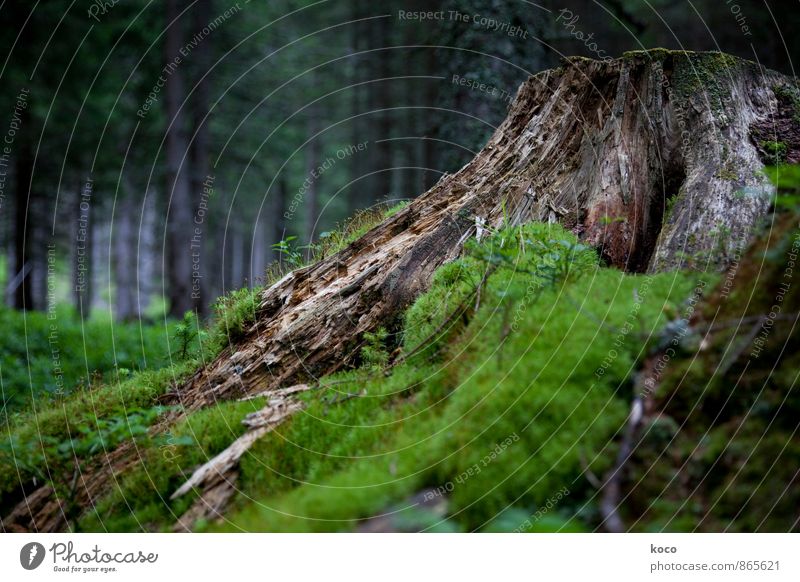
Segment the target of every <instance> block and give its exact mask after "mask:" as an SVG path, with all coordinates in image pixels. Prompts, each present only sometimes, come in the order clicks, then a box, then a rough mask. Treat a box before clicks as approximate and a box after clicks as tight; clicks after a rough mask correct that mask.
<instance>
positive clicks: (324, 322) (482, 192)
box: [31, 50, 800, 521]
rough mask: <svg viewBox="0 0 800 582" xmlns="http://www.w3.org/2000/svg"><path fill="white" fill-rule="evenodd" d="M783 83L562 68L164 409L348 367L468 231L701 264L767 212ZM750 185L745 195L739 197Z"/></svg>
mask: <svg viewBox="0 0 800 582" xmlns="http://www.w3.org/2000/svg"><path fill="white" fill-rule="evenodd" d="M789 83H791V80H790V79H788V78H786V77H784V76H782V75H780V74H778V73H775V72H772V71H761V70H759V69H758V68H757V67H756V65H754V64H751V63H748V62H745V61H741V60H738V59H733V58H731V57H727V56H724V55H718V54H693V53H683V52H680V53H677V52H676V53H673V52H668V51H661V50H657V51H651V52H649V53H637V54H629V55H626V56H625V57H624V58H622V59H617V60H614V61H609V62H599V61H592V60H589V59H582V58H579V59H570V60H568V61H565V63H564V65H563V66H562V67H561V68H559V69H556V70H549V71H544V72H542V73H540V74H538V75H536V76H534V77H531V78H530V79H529V80H528V81H526V82H525V83H523V85H522V86H521V87H520V89H519V91H518V93H517V96H516V99H515V101H514V103H513V104H512V106H511V108H510V110H509V114H508V117H507V118H506V120H505V121H504V122H503V123H502V124H501V125H500V127H499V128H498V129H497V131H496V132H495V134H494V135H493V136H492V138H491V139H490V140H489V142H488V144H487V145H486V147H485V148H484V149H483V150H482V151H481V152H480V153H479V154H478V155H477V156H476V157H475V158H474V159H473V160H472V161H471V162H470V163H469V164H467V165H466V166H464V167H463V168H462V169H461V170H459V171H458V172H457V173H455V174H453V175H445V176H443V177H442V179H440V180H439V182H438V183H437V184H436V185H434V187H433V188H431V189H430V190H429V191H427V192H426V193H424V194H422V195H421V196H420V197H418V198H417V199H415V200H414V201H413V202H412V203H411V204H410V205H409V206H407V207H405V208H404V209H403V210H401V211H400V212H398V213H397V214H395V215H394V216H392V217H391V218H389V219H387V220H386V221H384V222H383V223H382V224H380V225H378V226H377V227H375V228H373V229H372V230H371V231H369V232H368V233H367V234H365V235H364V236H363V237H361V238H360V239H358V240H357V241H355V242H354V243H352V244H351V245H350V246H348V247H347V248H345V249H344V250H342V251H341V252H339V253H338V254H336V255H334V256H332V257H329V258H327V259H325V260H323V261H321V262H319V263H317V264H315V265H312V266H309V267H305V268H302V269H298V270H296V271H294V272H292V273H290V274H288V275H287V276H286V277H284V278H283V279H282V280H280V281H278V282H277V283H275V284H274V285H272V286H271V287H270V288H268V289H266V290H265V291H264V292H263V294H262V296H261V302H260V305H259V309H258V313H257V319H256V321H255V323H254V324H253V325H252V326H251V327H250V328H249V329H248V330H247V331H246V333H245V335H244V337H243V338H242V339H241V340H239V341H237V342H236V343H234V344H233V345H232V346H231V347H229V348H227V349H225V350H224V351H223V352H222V353H221V354H220V355H219V356H218V358H217V359H216V361H214V362H212V363H210V364H209V365H208V366H206V367H205V368H203V369H201V370H199V371H198V372H197V373H196V374H195V375H194V376H193V377H192V378H191V379H190V380H189V381H188V382H187V383H186V384H185V385H183V386H180V387H178V388H177V389H176V390H175V392H174V393H173V394H170V395H167V396H166V397H165V400H166V401H167V402H168V403H172V404H180V405H181V409H182V410H184V411H192V410H196V409H199V408H202V407H205V406H209V405H213V404H215V403H218V402H219V401H220V400H226V399H234V398H242V397H247V396H249V395H252V394H255V393H266V394H271V393H277V392H278V391H280V389H281V387H285V386H289V385H291V384H296V383H299V382H305V383H307V384H309V385H313V384H314V380H315V378H317V377H319V376H322V375H324V374H329V373H331V372H334V371H336V370H338V369H340V368H342V367H343V366H347V365H349V364H353V363H357V354H358V352H359V348H360V344H361V339H362V336H363V334H364V332H367V331H370V330H374V329H375V328H376V327H377V326H380V325H387V326H390V325H391V324H392V323H393V322H395V321H396V320H397V318H399V317H400V316H401V314H402V312H403V309H404V308H405V307H406V306H408V305H409V304H410V303H411V302H412V301H413V300H414V299H415V298H416V297H417V296H419V294H420V293H421V292H423V291H425V289H426V288H427V286H428V284H429V282H430V279H431V276H432V274H433V272H434V271H435V270H436V268H437V267H439V266H440V265H442V264H443V263H445V262H446V261H449V260H451V259H453V258H455V257H457V256H458V254H459V253H460V251H461V248H462V245H463V243H464V242H465V241H466V240H467V239H469V238H470V237H472V236H474V235H475V228H476V224H478V223H480V224H483V225H484V228H493V229H495V228H499V227H502V226H505V225H506V224H511V225H515V224H521V223H524V222H527V221H532V220H551V221H559V222H561V223H563V224H564V225H565V226H566V227H568V228H570V229H572V230H574V231H575V232H576V233H577V234H578V235H579V236H580V237H581V238H582V239H583V240H584V241H585V242H587V243H588V244H592V245H595V246H596V247H597V248H598V249H599V250H600V252H601V254H602V256H603V257H605V259H606V260H607V261H608V262H609V263H610V264H611V265H614V266H616V267H619V268H621V269H627V270H631V271H645V270H650V271H655V270H661V269H664V268H667V267H671V266H674V265H677V264H682V263H685V262H686V260H687V259H686V253H687V249H689V250H690V251H691V252H692V253H707V254H708V256H709V257H714V255H715V253H716V251H717V249H718V246H719V244H720V241H719V237H716V238H715V237H714V236H711V235H710V234H709V233H711V232H712V231H714V230H715V229H716V230H720V227H724V229H726V232H728V233H731V235H732V236H737V237H738V236H744V233H746V232H747V230H748V229H749V228H750V227H752V226H753V224H754V223H755V221H756V220H757V219H758V218H759V217H760V216H762V214H763V213H764V212H765V211H766V210H767V208H768V206H769V200H768V198H769V196H768V195H769V192H768V191H767V187H766V186H765V180H764V179H762V177H761V174H760V170H761V168H762V162H761V159H760V156H759V146H758V144H757V143H756V138H754V137H753V135H751V133H752V132H753V131H755V130H758V128H759V127H761V125H760V124H763V123H768V122H769V120H770V119H772V118H773V117H774V114H775V112H776V110H777V109H779V103H778V99H777V97H776V95H775V91H776V90H778V88H779V87H780V86H782V85H784V84H789ZM792 123H793V124H794V125H791V127H790V129H791V130H792V131H791V132H789V133H788V134H787V133H786V132H784V134H780V135H779V138H780V139H785V140H786V141H787V144H788V146H787V147H788V152H789V153H788V155H789V156H794V155H798V153H800V143H798V142H797V141H792V140H793V139H794V138H793V137H792V136H793V135H795V134H796V129H797V127H796V125H797V122H796V121H793V122H792ZM682 129H687V131H682ZM782 131H783V130H782ZM792 132H794V133H792ZM747 187H750V188H751V189H757V190H753V192H754V193H752V194H751V195H746V196H744V197H742V196H737V195H736V192H737V191H740V190H742V189H743V188H747ZM673 198H675V200H674V202H672V203H671V204H670V206H671V211H670V213H669V216H668V217H667V218H666V219H665V217H664V212H665V208H666V206H667V202H668V201H669V200H671V199H673ZM720 223H721V224H720ZM662 225H663V226H662ZM690 235H694V238H693V239H692V240H691V242H690V241H689V240H688V239H689V237H690ZM717 259H719V261H720V262H722V260H723V259H724V257H723V258H720V257H719V256H717ZM184 414H185V412H184ZM115 455H121V453H118V452H115ZM106 474H109V472H108V471H106ZM105 479H106V480H107V479H108V477H105ZM100 481H102V478H101V477H98V478H97V480H95V481H92V487H93V488H94V489H98V488H102V487H101V485H99V482H100ZM216 498H219V492H218V494H217V495H216ZM34 511H36V508H32V509H31V513H33V512H34ZM45 521H46V520H45Z"/></svg>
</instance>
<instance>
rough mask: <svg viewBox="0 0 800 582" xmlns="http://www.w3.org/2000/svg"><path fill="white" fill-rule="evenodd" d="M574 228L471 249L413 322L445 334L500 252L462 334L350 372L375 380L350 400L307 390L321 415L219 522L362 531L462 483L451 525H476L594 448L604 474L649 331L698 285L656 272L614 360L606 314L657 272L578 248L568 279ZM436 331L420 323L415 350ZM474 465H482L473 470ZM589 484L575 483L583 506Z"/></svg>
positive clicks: (359, 383) (536, 497) (251, 481)
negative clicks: (622, 266) (606, 262)
mask: <svg viewBox="0 0 800 582" xmlns="http://www.w3.org/2000/svg"><path fill="white" fill-rule="evenodd" d="M570 236H571V235H569V234H568V233H566V232H564V231H563V229H561V228H560V227H555V226H550V225H536V226H535V227H531V228H529V229H527V230H526V229H517V230H514V231H504V232H501V233H498V234H497V235H495V237H493V239H492V240H489V241H485V243H484V245H483V250H484V251H487V250H488V252H486V253H483V254H482V253H481V252H480V249H479V248H477V246H473V248H472V249H471V250H470V252H469V254H468V256H466V257H464V258H463V259H462V260H461V261H462V262H461V263H460V264H457V265H455V266H454V265H448V266H445V267H443V268H442V269H441V270H439V271H438V272H437V274H436V277H435V281H434V285H433V286H432V289H431V291H430V292H429V294H426V295H424V296H423V297H421V298H420V299H419V300H418V301H417V302H416V303H415V304H414V306H413V307H412V308H411V309H410V310H409V313H408V315H407V317H406V322H408V323H412V324H415V325H417V326H418V327H420V328H422V327H425V326H427V327H426V329H427V330H430V329H433V330H436V329H437V328H438V327H439V326H440V325H441V322H442V321H446V320H447V313H448V310H447V309H442V308H441V305H442V303H443V302H444V301H447V302H448V305H449V306H450V307H451V308H452V307H453V306H454V305H457V304H459V303H460V301H458V300H457V299H456V298H455V297H452V296H453V295H456V294H460V295H458V296H459V297H463V296H465V295H466V296H470V293H471V291H470V289H471V288H472V289H474V285H475V281H476V279H478V280H480V279H481V278H482V273H483V272H485V268H486V266H485V265H486V263H487V262H490V263H493V264H495V269H494V270H493V271H492V273H491V275H490V276H488V278H487V279H486V280H485V281H484V285H483V288H482V294H481V296H482V300H481V303H480V306H479V308H478V309H477V311H475V310H474V303H473V302H472V301H470V312H469V314H468V315H467V316H466V321H462V322H461V324H460V329H459V331H458V332H457V333H456V332H451V333H452V335H451V336H450V339H449V340H448V341H447V342H443V343H441V344H440V345H439V346H438V349H437V350H432V351H431V353H430V354H429V357H428V358H427V359H425V358H420V357H417V358H416V360H415V361H413V362H407V363H406V364H403V365H401V366H399V367H396V368H394V369H393V370H392V373H391V374H390V375H389V376H388V377H384V376H383V375H379V376H377V377H368V378H364V377H363V376H359V374H360V373H353V375H351V376H346V377H341V376H340V377H337V378H336V380H335V381H337V382H340V383H339V384H337V385H336V391H337V393H340V394H341V393H344V394H351V393H357V392H358V391H359V390H362V389H365V390H366V395H365V396H361V397H357V398H351V399H349V400H347V401H344V402H340V403H338V404H326V403H325V399H321V398H320V397H319V395H318V394H314V395H310V396H308V397H307V398H309V399H310V401H309V408H308V410H309V414H302V415H297V416H295V417H294V418H293V419H292V420H291V421H290V422H289V423H288V424H287V425H286V429H285V431H282V434H281V435H271V436H270V437H267V438H265V439H264V440H263V441H262V442H261V443H259V444H258V445H257V446H256V448H254V454H253V455H252V456H251V457H248V458H247V459H246V460H245V461H244V462H243V463H242V475H243V478H242V485H243V487H242V489H243V495H242V497H241V498H239V499H238V500H237V503H236V507H235V509H234V510H233V511H231V512H230V513H229V514H228V516H227V518H228V520H229V521H228V523H227V524H222V525H219V526H213V527H212V526H211V525H209V526H208V527H209V528H211V529H219V528H222V529H233V530H235V529H238V528H244V529H248V530H270V531H309V530H341V529H344V530H349V529H353V528H354V527H355V526H356V525H357V523H358V522H359V520H361V519H364V518H366V517H369V516H370V515H374V514H376V513H380V512H382V511H384V510H386V509H387V508H389V507H395V506H397V504H399V503H400V502H401V501H402V500H403V499H404V498H407V497H409V496H411V495H412V494H414V493H415V492H417V491H419V490H420V489H421V488H423V487H431V488H434V489H435V488H436V487H440V486H442V485H444V484H447V483H455V486H454V488H453V490H452V492H451V493H450V495H449V497H450V506H451V512H452V516H451V518H450V522H451V523H450V525H453V523H455V524H456V525H457V526H458V527H460V528H462V529H465V530H469V529H476V528H480V527H482V524H485V523H487V522H488V521H489V519H490V518H492V517H493V516H494V515H496V514H497V513H498V512H499V511H500V510H501V509H503V508H505V507H506V506H507V505H509V504H510V503H515V504H518V505H519V506H520V507H527V508H529V511H531V512H533V511H534V510H535V508H536V507H537V506H538V505H539V504H542V503H546V501H547V499H548V497H549V495H550V493H551V492H552V491H553V490H554V488H555V490H557V489H559V488H561V487H563V486H564V485H565V484H566V483H572V482H573V481H575V480H576V479H579V475H580V474H581V472H582V470H583V469H582V467H581V458H582V457H584V458H586V459H589V461H588V462H589V463H590V464H591V465H592V468H593V469H594V470H595V471H596V472H598V473H602V471H603V470H604V469H605V468H607V462H608V461H607V459H609V458H611V456H612V455H611V453H610V451H607V450H606V447H608V446H609V439H610V436H611V435H613V434H614V433H615V432H616V431H617V430H618V429H619V428H620V427H621V426H622V424H623V423H624V419H625V416H626V410H627V403H626V399H625V398H624V397H622V398H620V397H618V396H616V390H617V386H618V385H619V383H620V382H621V381H622V380H623V379H624V378H625V377H626V375H627V373H628V370H629V369H630V368H631V366H632V364H633V363H634V362H635V360H636V359H637V357H638V356H637V353H639V351H640V350H642V342H645V344H647V343H648V341H654V340H648V339H647V338H648V337H650V338H652V337H655V336H656V335H657V334H654V333H652V330H655V329H658V328H659V327H660V326H661V325H663V324H664V321H665V320H664V315H663V311H662V308H663V306H664V304H665V302H666V303H667V304H668V303H670V302H675V303H676V305H677V303H678V302H679V301H681V300H682V299H683V298H685V297H686V295H687V294H688V292H689V290H690V289H691V287H692V285H691V283H690V282H689V280H687V279H685V278H683V277H682V276H677V275H674V274H673V275H663V276H658V277H652V278H648V279H647V285H648V296H647V301H645V302H643V304H642V305H641V307H640V309H639V312H638V313H639V315H638V321H639V322H640V325H641V326H642V327H641V329H640V330H639V332H640V333H639V332H637V333H636V334H630V335H628V336H627V337H623V338H621V340H620V346H621V347H620V348H619V349H618V353H617V357H616V358H613V361H611V362H605V360H606V359H607V357H608V346H607V344H605V343H603V342H598V341H595V340H596V335H597V333H598V324H597V318H598V317H599V318H601V319H602V321H603V322H604V326H605V325H607V326H608V328H609V329H619V328H621V327H622V325H623V324H624V322H625V321H626V320H627V318H628V317H629V316H630V313H631V308H632V300H633V298H634V297H635V293H634V289H637V288H642V287H643V286H644V285H645V279H644V277H636V276H630V275H624V274H622V273H619V272H616V271H613V270H606V269H600V268H599V267H597V258H596V256H594V255H593V253H590V252H589V251H584V250H579V251H577V255H576V254H573V255H572V256H574V257H576V258H577V256H580V257H585V258H590V259H591V261H592V263H591V264H592V265H593V267H591V268H589V269H586V268H585V267H584V268H583V269H579V270H577V271H576V272H574V273H572V274H571V275H568V276H567V277H566V278H557V279H552V278H550V277H549V276H545V275H544V274H545V273H549V271H548V270H547V269H545V270H543V271H542V270H537V266H539V267H541V266H545V265H550V266H552V264H553V263H554V262H557V260H558V258H557V257H553V256H552V254H553V253H556V252H557V250H558V249H562V250H563V249H566V248H567V247H565V246H564V245H562V244H559V243H558V241H559V240H562V239H561V238H560V237H570ZM501 241H503V242H502V246H501ZM537 241H538V242H539V243H542V245H537V244H536V243H537ZM501 257H502V258H501ZM582 260H583V259H577V260H576V263H577V264H581V261H582ZM537 273H539V275H538V277H540V278H539V279H538V282H537ZM589 275H591V276H589ZM532 280H533V281H534V284H533V285H532ZM539 288H540V289H541V290H538V289H539ZM448 293H449V294H450V296H448ZM431 297H433V298H435V300H431ZM577 298H581V301H584V304H583V305H581V303H580V301H576V299H577ZM537 305H543V306H547V308H546V309H539V308H537ZM576 306H577V307H576ZM589 314H591V315H589ZM437 322H438V323H437ZM648 330H650V331H648ZM607 333H608V332H607ZM433 335H434V336H435V334H433ZM430 336H431V333H430V332H429V331H425V330H422V329H418V330H416V331H415V332H414V333H411V330H406V340H407V343H406V344H404V345H405V349H406V350H409V349H415V348H416V347H417V346H418V345H419V344H418V342H419V341H421V340H424V339H425V338H429V337H430ZM566 338H569V341H565V339H566ZM428 341H430V340H428ZM433 341H434V342H435V341H436V340H435V339H434V340H433ZM645 349H646V348H645ZM425 361H428V362H430V363H429V364H428V365H427V366H423V363H424V362H425ZM600 368H602V369H603V374H602V375H600V376H596V375H595V371H596V370H597V369H600ZM565 371H569V372H567V373H566V374H565ZM343 380H344V382H342V381H343ZM351 381H352V384H350V382H351ZM323 383H324V381H323ZM327 400H328V401H331V400H330V399H327ZM333 401H336V400H335V399H334V400H333ZM509 438H511V443H510V444H508V445H507V446H501V444H502V443H508V441H509ZM331 447H333V448H331ZM498 447H500V449H498ZM498 450H500V452H499V453H497V452H496V451H498ZM493 451H494V452H495V453H493ZM487 458H489V459H490V460H489V461H488V462H485V460H486V459H487ZM599 459H605V461H600V460H599ZM475 467H478V468H479V471H477V472H476V471H475V470H474V468H475ZM471 468H472V469H473V471H472V472H473V473H474V474H473V475H471V476H470V477H469V478H467V479H461V477H462V476H463V475H465V474H467V473H468V472H469V471H470V469H471ZM586 493H587V492H586V491H582V492H577V493H576V497H575V500H576V501H575V503H576V504H577V503H578V500H579V499H580V496H582V495H585V494H586ZM252 497H255V498H256V499H257V502H251V501H250V498H252ZM561 519H562V520H563V521H566V522H570V521H571V522H573V524H575V523H577V522H575V521H574V520H575V519H578V518H576V517H574V516H572V517H570V516H567V517H563V516H562V518H561ZM448 527H449V526H448ZM568 527H569V526H568ZM577 527H580V526H579V525H577Z"/></svg>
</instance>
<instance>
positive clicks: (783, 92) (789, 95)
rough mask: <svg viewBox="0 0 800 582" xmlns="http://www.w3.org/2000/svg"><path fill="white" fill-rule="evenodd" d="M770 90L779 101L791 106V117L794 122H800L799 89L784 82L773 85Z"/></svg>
mask: <svg viewBox="0 0 800 582" xmlns="http://www.w3.org/2000/svg"><path fill="white" fill-rule="evenodd" d="M772 92H773V93H775V97H776V98H777V99H778V100H779V101H783V102H785V103H786V104H788V105H789V106H790V107H791V108H792V118H793V119H794V121H795V123H799V124H800V89H798V87H797V86H796V85H790V84H788V83H786V84H782V85H775V86H774V87H773V88H772Z"/></svg>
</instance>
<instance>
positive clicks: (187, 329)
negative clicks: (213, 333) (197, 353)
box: [172, 311, 208, 360]
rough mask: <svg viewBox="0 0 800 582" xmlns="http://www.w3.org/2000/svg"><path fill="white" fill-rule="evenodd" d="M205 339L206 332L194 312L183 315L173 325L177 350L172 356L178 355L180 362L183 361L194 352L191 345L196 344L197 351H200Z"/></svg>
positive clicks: (206, 337) (206, 336)
mask: <svg viewBox="0 0 800 582" xmlns="http://www.w3.org/2000/svg"><path fill="white" fill-rule="evenodd" d="M207 339H208V332H207V331H206V330H204V329H203V327H202V326H201V324H200V321H199V319H198V318H197V314H196V313H195V312H194V311H187V312H186V313H184V314H183V319H182V320H181V321H180V322H179V323H177V324H176V325H175V341H176V342H177V343H178V349H177V351H175V352H173V354H172V355H173V356H177V355H179V357H180V359H181V360H185V359H186V358H188V357H189V356H190V355H191V354H192V352H193V351H194V349H193V348H194V347H195V346H193V345H192V344H194V343H196V344H197V346H196V347H197V349H198V350H201V349H202V347H203V343H204V342H205V341H206V340H207Z"/></svg>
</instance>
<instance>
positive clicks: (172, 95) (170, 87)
mask: <svg viewBox="0 0 800 582" xmlns="http://www.w3.org/2000/svg"><path fill="white" fill-rule="evenodd" d="M180 4H181V3H180V2H179V0H166V10H167V26H168V28H167V32H166V42H165V51H164V61H165V62H166V63H167V67H168V69H167V71H166V72H164V73H163V74H164V75H165V76H166V77H167V81H166V89H165V95H166V98H165V99H166V105H167V124H168V129H167V136H166V142H167V143H166V166H167V191H166V196H167V201H168V206H167V208H168V209H167V237H168V240H167V273H166V277H167V282H168V291H167V292H168V295H169V314H170V315H171V316H172V317H182V316H183V314H184V312H186V311H189V310H191V309H192V308H193V306H194V303H193V301H192V260H191V259H192V257H191V248H190V240H191V233H192V203H191V195H190V192H189V188H190V184H189V172H188V171H187V168H185V167H184V168H181V161H182V160H183V159H184V155H185V154H186V151H187V140H186V132H185V130H186V128H185V127H184V123H185V120H184V114H183V110H184V108H183V107H182V105H183V104H184V100H185V98H186V92H185V88H184V82H183V71H182V67H183V66H184V63H180V64H177V65H176V64H174V59H176V58H178V57H180V56H181V55H180V49H181V48H182V47H183V45H184V37H183V28H182V25H181V22H180V21H174V22H173V20H174V19H175V18H176V17H177V16H178V14H179V13H180V8H181V6H180ZM184 165H185V164H184Z"/></svg>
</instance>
